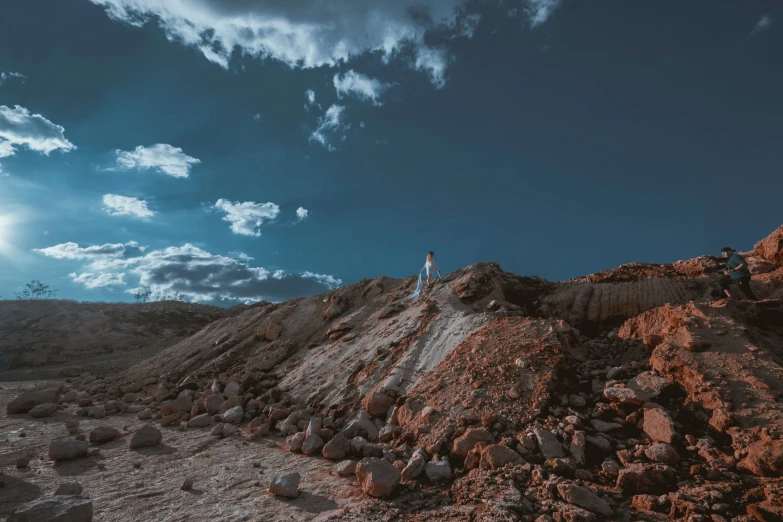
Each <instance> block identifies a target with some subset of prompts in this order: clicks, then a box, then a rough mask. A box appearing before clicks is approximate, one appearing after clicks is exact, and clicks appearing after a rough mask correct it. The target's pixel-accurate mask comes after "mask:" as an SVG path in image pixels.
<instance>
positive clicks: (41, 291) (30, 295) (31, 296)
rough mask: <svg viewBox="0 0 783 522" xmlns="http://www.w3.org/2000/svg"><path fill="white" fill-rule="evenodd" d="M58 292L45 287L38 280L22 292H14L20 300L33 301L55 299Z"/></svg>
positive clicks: (27, 285)
mask: <svg viewBox="0 0 783 522" xmlns="http://www.w3.org/2000/svg"><path fill="white" fill-rule="evenodd" d="M55 294H57V290H52V289H51V288H49V285H45V284H43V283H42V282H40V281H39V280H37V279H33V280H32V281H30V282H29V283H27V284H26V285H24V289H23V290H22V291H21V292H14V295H15V296H16V298H17V299H19V300H33V301H38V300H41V299H54V296H55Z"/></svg>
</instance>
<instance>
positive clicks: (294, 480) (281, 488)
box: [269, 473, 302, 498]
mask: <svg viewBox="0 0 783 522" xmlns="http://www.w3.org/2000/svg"><path fill="white" fill-rule="evenodd" d="M301 480H302V477H301V476H300V475H299V473H286V474H285V475H278V476H276V477H274V478H273V479H272V483H271V484H270V485H269V492H270V493H272V494H273V495H277V496H279V497H287V498H296V497H298V496H299V481H301Z"/></svg>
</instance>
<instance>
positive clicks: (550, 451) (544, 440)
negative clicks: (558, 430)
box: [533, 428, 566, 459]
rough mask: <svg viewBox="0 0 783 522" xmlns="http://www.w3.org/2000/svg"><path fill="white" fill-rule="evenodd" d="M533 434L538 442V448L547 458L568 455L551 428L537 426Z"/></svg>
mask: <svg viewBox="0 0 783 522" xmlns="http://www.w3.org/2000/svg"><path fill="white" fill-rule="evenodd" d="M533 435H534V436H535V437H536V441H537V442H538V449H539V451H541V454H542V455H543V456H544V458H546V459H556V458H561V457H565V456H566V452H565V450H564V449H563V446H562V445H561V444H560V441H558V440H557V437H555V434H554V433H552V432H551V431H549V430H545V429H542V428H536V429H534V430H533Z"/></svg>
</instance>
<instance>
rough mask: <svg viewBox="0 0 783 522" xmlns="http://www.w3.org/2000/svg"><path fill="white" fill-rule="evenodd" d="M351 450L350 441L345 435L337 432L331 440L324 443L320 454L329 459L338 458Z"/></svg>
mask: <svg viewBox="0 0 783 522" xmlns="http://www.w3.org/2000/svg"><path fill="white" fill-rule="evenodd" d="M350 450H351V443H350V442H348V439H346V438H345V435H343V434H342V433H338V434H337V435H335V436H334V438H333V439H332V440H330V441H329V442H327V443H326V445H325V446H324V449H323V451H322V452H321V455H323V456H324V458H327V459H331V460H339V459H341V458H343V457H345V456H346V455H347V454H348V452H349V451H350Z"/></svg>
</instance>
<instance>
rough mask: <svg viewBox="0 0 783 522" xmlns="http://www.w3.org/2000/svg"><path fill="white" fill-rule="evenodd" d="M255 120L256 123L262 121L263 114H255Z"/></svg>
mask: <svg viewBox="0 0 783 522" xmlns="http://www.w3.org/2000/svg"><path fill="white" fill-rule="evenodd" d="M253 119H254V120H256V121H258V120H260V119H261V113H260V112H259V113H256V114H254V115H253Z"/></svg>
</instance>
